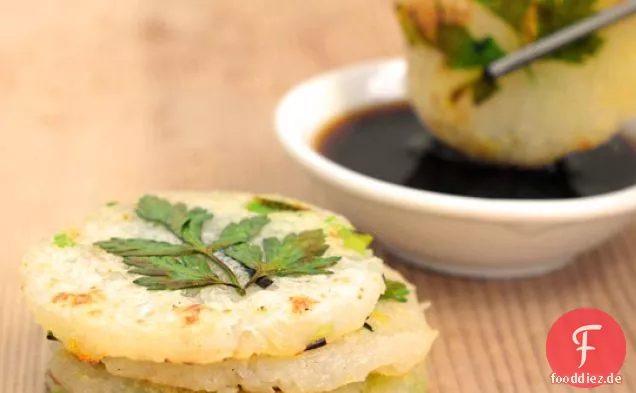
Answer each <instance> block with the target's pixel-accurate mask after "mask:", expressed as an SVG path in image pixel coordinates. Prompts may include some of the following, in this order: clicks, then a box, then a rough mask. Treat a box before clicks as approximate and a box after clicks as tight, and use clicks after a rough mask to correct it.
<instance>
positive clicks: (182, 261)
mask: <svg viewBox="0 0 636 393" xmlns="http://www.w3.org/2000/svg"><path fill="white" fill-rule="evenodd" d="M136 212H137V215H138V216H139V217H140V218H142V219H144V220H146V221H150V222H154V223H156V224H159V225H161V226H163V227H165V228H166V229H168V230H169V231H170V232H172V233H173V234H174V235H175V236H177V237H178V238H179V239H180V240H181V241H182V243H180V244H173V243H168V242H161V241H156V240H150V239H122V238H112V239H110V240H105V241H101V242H97V243H95V245H97V246H98V247H100V248H102V249H103V250H105V251H107V252H109V253H111V254H115V255H118V256H121V257H123V258H124V263H126V264H127V265H129V266H130V267H131V269H130V270H129V272H130V273H133V274H139V275H141V276H145V277H141V278H138V279H137V280H135V281H134V282H135V283H136V284H139V285H141V286H144V287H146V288H148V289H151V290H157V289H188V288H200V287H204V286H208V285H226V286H230V287H234V288H235V289H236V290H237V291H238V292H239V294H245V289H244V288H243V287H242V286H241V285H240V283H239V281H238V278H237V276H236V274H235V273H234V272H233V271H232V269H230V267H229V266H227V265H226V264H225V263H223V261H221V260H220V259H219V258H218V257H216V255H215V253H216V252H218V251H222V250H223V249H225V248H227V247H230V246H232V245H235V244H238V243H241V242H247V241H249V240H251V239H252V238H254V237H255V236H256V235H258V233H259V232H260V231H261V229H262V228H263V227H264V226H265V225H267V224H268V223H269V219H268V218H267V217H262V216H259V217H251V218H247V219H244V220H242V221H240V222H238V223H231V224H229V225H228V226H226V227H225V228H224V229H223V231H222V232H221V235H220V237H219V239H217V240H216V241H214V242H212V244H210V245H206V244H205V243H204V241H203V237H202V233H203V226H204V225H205V223H206V222H207V221H209V220H211V219H213V217H214V215H213V214H212V213H210V212H209V211H207V210H206V209H203V208H200V207H195V208H193V209H190V210H188V208H187V206H186V205H185V204H183V203H176V204H171V203H170V202H169V201H167V200H165V199H161V198H158V197H156V196H144V197H142V198H141V199H140V200H139V201H138V203H137V209H136ZM210 263H213V264H214V265H216V266H217V267H218V268H219V269H220V270H221V271H222V272H223V275H224V276H225V277H224V278H221V277H220V276H219V275H217V274H216V273H214V272H213V271H212V269H211V266H210Z"/></svg>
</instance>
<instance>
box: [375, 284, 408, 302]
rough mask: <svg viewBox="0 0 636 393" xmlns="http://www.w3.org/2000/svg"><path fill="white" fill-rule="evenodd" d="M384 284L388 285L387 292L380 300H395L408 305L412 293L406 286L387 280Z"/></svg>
mask: <svg viewBox="0 0 636 393" xmlns="http://www.w3.org/2000/svg"><path fill="white" fill-rule="evenodd" d="M384 283H385V284H386V290H385V291H384V293H383V294H382V296H380V299H382V300H393V301H396V302H400V303H406V302H408V301H409V299H408V296H409V293H410V292H409V289H408V287H407V286H406V284H404V283H403V282H401V281H394V280H387V279H385V280H384Z"/></svg>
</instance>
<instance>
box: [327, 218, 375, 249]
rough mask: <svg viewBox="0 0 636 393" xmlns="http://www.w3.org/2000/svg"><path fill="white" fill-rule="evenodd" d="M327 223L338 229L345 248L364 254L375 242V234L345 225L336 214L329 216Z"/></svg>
mask: <svg viewBox="0 0 636 393" xmlns="http://www.w3.org/2000/svg"><path fill="white" fill-rule="evenodd" d="M325 223H326V224H327V225H329V226H331V227H332V228H333V229H334V230H335V231H336V233H337V235H338V237H339V238H340V239H342V245H343V246H344V247H345V248H348V249H350V250H354V251H357V252H359V253H360V254H364V252H365V251H366V250H367V249H368V248H369V246H370V245H371V243H373V236H371V235H369V234H367V233H361V232H358V231H356V230H355V229H354V228H351V227H348V226H346V225H344V224H343V223H341V222H340V221H339V220H338V218H337V217H335V216H331V217H329V218H327V219H326V220H325Z"/></svg>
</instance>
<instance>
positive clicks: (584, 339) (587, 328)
mask: <svg viewBox="0 0 636 393" xmlns="http://www.w3.org/2000/svg"><path fill="white" fill-rule="evenodd" d="M601 328H602V326H601V325H585V326H581V327H580V328H578V329H576V330H575V331H574V333H573V334H572V341H574V343H575V344H576V345H580V347H578V348H577V349H576V350H577V351H581V364H579V368H581V367H583V365H584V364H585V362H586V361H587V351H593V350H595V349H596V348H594V347H592V346H589V345H587V333H588V331H590V330H601ZM579 333H583V334H582V335H581V337H582V339H581V342H579V339H578V337H577V336H578V335H579Z"/></svg>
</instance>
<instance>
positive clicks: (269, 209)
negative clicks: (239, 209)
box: [247, 197, 307, 214]
mask: <svg viewBox="0 0 636 393" xmlns="http://www.w3.org/2000/svg"><path fill="white" fill-rule="evenodd" d="M247 210H249V211H251V212H252V213H257V214H269V213H276V212H286V211H291V212H297V211H303V210H307V209H305V208H304V207H302V206H297V205H292V204H291V203H287V202H283V201H277V200H274V199H269V198H263V197H256V198H253V199H252V200H251V201H250V202H249V203H248V204H247Z"/></svg>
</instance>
